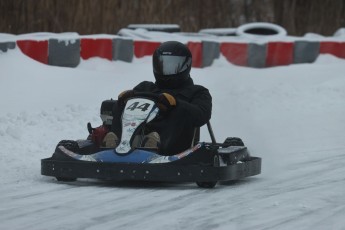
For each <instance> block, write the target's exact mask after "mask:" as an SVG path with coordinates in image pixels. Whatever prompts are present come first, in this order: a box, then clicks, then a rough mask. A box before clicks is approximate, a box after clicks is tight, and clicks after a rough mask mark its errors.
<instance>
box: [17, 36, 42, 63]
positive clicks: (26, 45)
mask: <svg viewBox="0 0 345 230" xmlns="http://www.w3.org/2000/svg"><path fill="white" fill-rule="evenodd" d="M17 45H18V47H19V49H20V50H21V51H22V52H23V53H24V54H25V55H27V56H29V57H31V58H32V59H34V60H36V61H39V62H41V63H44V64H48V41H35V40H19V41H17Z"/></svg>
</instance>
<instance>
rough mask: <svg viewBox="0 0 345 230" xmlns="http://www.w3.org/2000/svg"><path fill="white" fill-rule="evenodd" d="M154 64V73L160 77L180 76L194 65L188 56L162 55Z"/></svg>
mask: <svg viewBox="0 0 345 230" xmlns="http://www.w3.org/2000/svg"><path fill="white" fill-rule="evenodd" d="M157 59H158V60H155V61H154V62H153V71H154V72H155V73H157V74H160V75H173V74H178V73H181V72H183V71H185V70H186V69H188V68H189V67H190V66H191V65H192V58H191V57H186V56H171V55H161V56H159V57H157Z"/></svg>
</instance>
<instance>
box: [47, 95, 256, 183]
mask: <svg viewBox="0 0 345 230" xmlns="http://www.w3.org/2000/svg"><path fill="white" fill-rule="evenodd" d="M156 100H157V96H156V95H154V94H149V93H136V94H135V96H134V97H132V98H129V99H128V100H127V102H126V104H125V107H124V109H123V113H122V122H121V123H122V124H121V126H122V133H121V138H120V141H119V143H118V145H117V146H116V147H115V148H106V147H100V146H98V145H96V143H95V142H94V141H92V140H90V139H89V138H88V139H85V140H77V141H71V140H63V141H60V142H59V143H58V145H57V146H56V149H55V152H54V153H53V155H52V157H50V158H46V159H42V160H41V174H42V175H45V176H52V177H56V179H57V180H58V181H75V180H76V179H77V178H95V179H101V180H112V181H127V180H132V181H161V182H196V183H197V185H198V186H199V187H203V188H213V187H214V186H215V185H216V184H217V182H218V181H230V180H239V179H242V178H245V177H249V176H254V175H258V174H260V173H261V158H259V157H254V156H251V155H250V154H249V152H248V150H247V147H246V146H244V143H243V142H242V140H241V139H240V138H235V137H229V138H226V140H225V141H224V142H223V143H217V142H216V140H215V137H214V134H213V131H212V127H211V124H210V122H208V123H207V128H208V131H209V134H210V137H211V140H212V141H211V142H196V141H194V143H191V147H190V148H188V149H186V150H185V151H183V152H181V153H179V154H175V155H170V156H167V155H164V154H162V153H160V152H159V151H158V149H157V148H144V147H141V146H139V147H133V146H132V145H131V141H132V140H133V136H134V135H135V134H137V133H140V132H138V130H139V129H142V128H143V127H145V125H146V124H148V123H149V122H151V121H152V120H153V119H155V117H156V116H157V114H159V109H158V107H157V105H156ZM116 104H117V101H116V100H106V101H103V103H102V106H101V118H102V120H103V124H104V125H110V124H111V122H112V118H113V115H114V114H113V113H114V109H113V108H114V107H116V106H117V105H116ZM88 128H89V131H90V133H91V132H92V128H91V127H90V125H88ZM198 131H200V129H198ZM197 134H198V132H196V135H197ZM198 139H199V138H198V137H196V138H194V140H198ZM162 141H164V140H162Z"/></svg>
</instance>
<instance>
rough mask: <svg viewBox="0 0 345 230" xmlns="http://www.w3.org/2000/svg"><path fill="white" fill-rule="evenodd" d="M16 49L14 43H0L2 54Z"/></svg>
mask: <svg viewBox="0 0 345 230" xmlns="http://www.w3.org/2000/svg"><path fill="white" fill-rule="evenodd" d="M14 48H16V43H15V42H0V51H2V52H3V53H5V52H7V50H9V49H14Z"/></svg>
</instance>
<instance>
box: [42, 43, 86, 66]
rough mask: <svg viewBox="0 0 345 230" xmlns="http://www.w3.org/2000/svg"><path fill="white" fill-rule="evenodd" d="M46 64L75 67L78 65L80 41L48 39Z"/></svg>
mask: <svg viewBox="0 0 345 230" xmlns="http://www.w3.org/2000/svg"><path fill="white" fill-rule="evenodd" d="M48 54H49V55H48V64H49V65H53V66H62V67H77V66H78V65H79V63H80V40H75V39H74V40H60V39H49V46H48Z"/></svg>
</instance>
